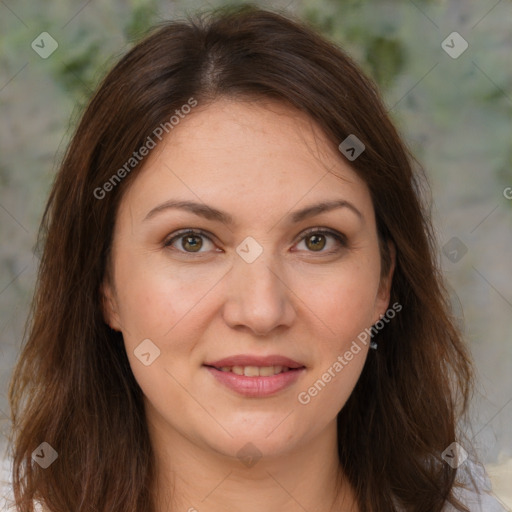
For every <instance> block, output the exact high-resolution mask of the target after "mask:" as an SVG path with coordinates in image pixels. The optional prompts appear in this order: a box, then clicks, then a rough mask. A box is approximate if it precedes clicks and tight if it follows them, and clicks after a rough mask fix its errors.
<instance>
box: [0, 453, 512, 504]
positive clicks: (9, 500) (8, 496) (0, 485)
mask: <svg viewBox="0 0 512 512" xmlns="http://www.w3.org/2000/svg"><path fill="white" fill-rule="evenodd" d="M464 466H466V467H465V469H466V471H459V478H460V479H463V482H464V483H465V484H467V485H468V486H469V487H471V488H473V489H474V487H473V485H472V484H471V483H470V482H471V481H470V480H469V479H467V471H470V472H471V474H472V475H473V478H474V480H475V482H476V484H477V486H478V488H479V489H480V491H479V492H478V491H477V490H476V489H474V490H473V491H468V490H463V489H456V490H455V494H456V496H457V498H459V499H460V501H462V502H463V503H464V504H465V505H466V506H467V507H468V508H469V509H470V511H471V512H509V511H507V509H505V508H504V507H503V506H502V505H501V504H500V502H499V501H498V500H497V499H496V498H495V497H494V496H493V495H492V485H491V482H490V480H489V477H488V475H487V473H486V471H485V469H484V468H483V466H480V465H476V464H475V463H473V462H471V461H470V460H469V459H468V460H467V461H466V462H465V463H464ZM462 467H463V466H461V468H460V469H462ZM10 472H11V465H10V461H9V460H8V459H6V458H4V457H2V459H1V467H0V511H1V512H7V511H11V512H14V511H15V509H14V501H13V496H12V489H11V485H10V481H11V473H10ZM36 510H37V511H40V510H41V509H40V508H39V507H37V506H36ZM443 511H444V512H454V511H455V508H454V507H452V506H451V505H450V504H447V505H446V506H445V507H444V509H443Z"/></svg>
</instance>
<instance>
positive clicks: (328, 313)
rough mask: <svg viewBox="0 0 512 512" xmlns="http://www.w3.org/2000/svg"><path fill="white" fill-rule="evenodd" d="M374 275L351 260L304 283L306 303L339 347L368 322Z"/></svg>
mask: <svg viewBox="0 0 512 512" xmlns="http://www.w3.org/2000/svg"><path fill="white" fill-rule="evenodd" d="M377 289H378V277H377V274H376V272H375V271H373V270H372V269H371V268H369V267H368V266H366V265H361V264H353V265H346V266H345V267H340V269H339V271H331V272H330V273H329V275H325V276H323V278H321V279H319V280H317V283H316V285H315V286H310V284H309V286H307V289H306V287H304V290H303V292H302V294H303V296H304V297H307V299H306V304H307V305H308V307H309V308H310V310H311V311H313V312H314V313H316V314H317V315H318V317H319V318H320V319H321V320H322V321H323V323H324V325H325V326H326V332H327V333H329V335H328V337H329V338H331V339H333V341H334V346H336V347H337V349H341V348H342V347H343V345H344V344H345V343H347V342H349V344H350V341H351V340H352V339H354V338H356V337H357V335H358V334H359V333H360V332H361V331H364V329H365V328H367V327H370V326H371V324H372V320H373V316H374V311H375V297H376V293H377Z"/></svg>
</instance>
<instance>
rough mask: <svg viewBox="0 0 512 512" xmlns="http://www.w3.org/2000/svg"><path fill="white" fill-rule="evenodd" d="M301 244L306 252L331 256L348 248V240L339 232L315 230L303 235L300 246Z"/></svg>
mask: <svg viewBox="0 0 512 512" xmlns="http://www.w3.org/2000/svg"><path fill="white" fill-rule="evenodd" d="M301 243H304V245H305V247H306V252H310V253H311V252H317V253H320V254H321V255H329V254H335V253H337V252H340V251H341V250H342V249H343V248H345V247H347V238H346V237H345V235H343V234H342V233H339V232H337V231H331V230H329V229H319V228H313V229H310V230H309V231H307V232H306V233H305V234H304V235H303V237H302V238H301V239H300V242H299V245H300V244H301ZM326 247H327V249H326ZM324 249H325V250H324Z"/></svg>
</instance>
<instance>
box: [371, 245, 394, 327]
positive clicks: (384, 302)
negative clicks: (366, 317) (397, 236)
mask: <svg viewBox="0 0 512 512" xmlns="http://www.w3.org/2000/svg"><path fill="white" fill-rule="evenodd" d="M387 246H388V255H389V268H388V270H387V272H386V273H385V274H382V275H381V278H380V284H379V290H378V292H377V298H376V301H375V315H376V318H374V321H373V323H375V322H377V321H378V320H379V319H380V318H381V317H382V316H383V315H384V314H385V313H386V311H387V309H388V307H389V301H390V297H391V284H392V282H393V274H394V272H395V265H396V248H395V244H394V243H393V242H392V241H391V240H388V241H387Z"/></svg>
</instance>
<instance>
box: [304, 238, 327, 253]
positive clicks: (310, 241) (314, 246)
mask: <svg viewBox="0 0 512 512" xmlns="http://www.w3.org/2000/svg"><path fill="white" fill-rule="evenodd" d="M305 240H306V246H307V247H308V249H311V250H312V251H321V250H322V249H323V248H324V247H325V243H326V242H325V236H324V235H321V234H320V235H319V234H315V235H309V236H308V237H306V239H305Z"/></svg>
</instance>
